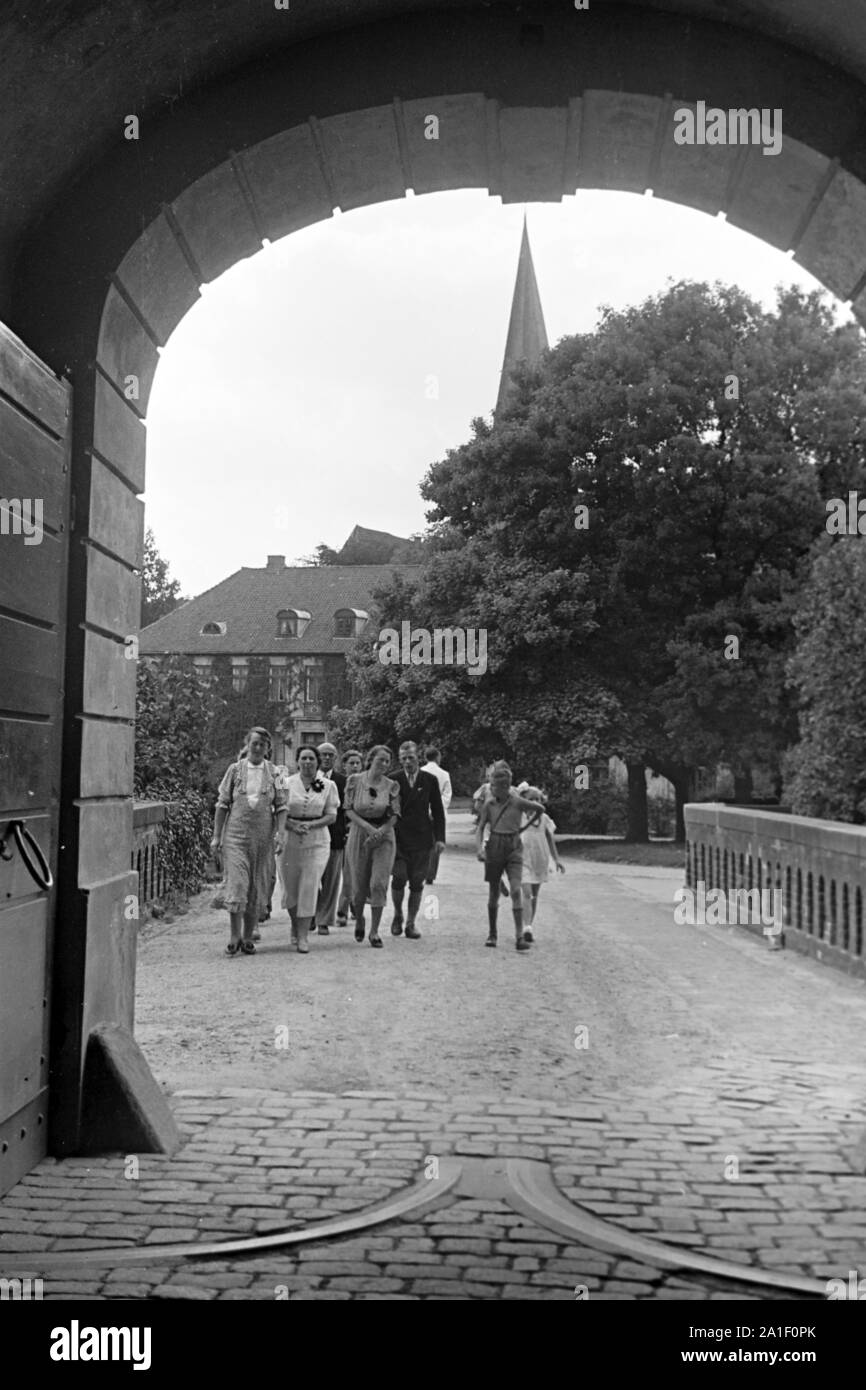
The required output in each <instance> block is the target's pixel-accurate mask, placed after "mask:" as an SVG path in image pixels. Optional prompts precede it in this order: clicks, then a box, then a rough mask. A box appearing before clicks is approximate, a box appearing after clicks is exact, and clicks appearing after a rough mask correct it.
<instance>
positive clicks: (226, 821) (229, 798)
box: [211, 728, 286, 956]
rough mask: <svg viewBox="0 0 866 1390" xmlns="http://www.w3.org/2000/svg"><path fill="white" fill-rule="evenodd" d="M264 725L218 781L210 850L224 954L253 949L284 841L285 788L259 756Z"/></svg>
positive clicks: (266, 741) (252, 731)
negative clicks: (223, 918) (218, 879)
mask: <svg viewBox="0 0 866 1390" xmlns="http://www.w3.org/2000/svg"><path fill="white" fill-rule="evenodd" d="M269 745H270V734H269V733H268V731H267V729H261V728H254V729H250V732H249V734H248V735H247V741H246V749H247V753H246V756H245V757H242V758H239V759H238V761H237V762H235V763H232V764H231V766H230V767H229V768H228V769H227V771H226V774H225V776H224V777H223V779H222V781H221V782H220V787H219V795H218V799H217V806H216V813H215V816H214V832H213V839H212V840H211V852H212V853H213V854H214V856H217V855H222V858H223V869H224V873H225V887H224V890H223V899H224V903H225V906H226V908H227V909H228V913H229V922H230V927H231V939H230V941H229V944H228V946H227V947H226V955H227V956H237V955H239V954H241V953H243V955H246V956H251V955H253V954H254V953H255V949H256V948H255V944H254V942H253V932H254V931H255V930H256V927H257V925H258V920H259V914H260V912H262V911H263V910H264V908H265V907H266V906H267V903H268V901H269V896H270V893H271V891H272V887H273V873H274V854H275V853H276V854H281V853H282V851H283V846H284V844H285V838H286V832H285V829H284V822H285V818H286V799H285V793H284V792H283V790H282V787H281V785H280V781H281V779H280V777H279V775H278V773H277V770H276V768H275V767H274V765H273V763H270V762H268V761H267V759H266V758H265V749H266V748H267V747H268V746H269Z"/></svg>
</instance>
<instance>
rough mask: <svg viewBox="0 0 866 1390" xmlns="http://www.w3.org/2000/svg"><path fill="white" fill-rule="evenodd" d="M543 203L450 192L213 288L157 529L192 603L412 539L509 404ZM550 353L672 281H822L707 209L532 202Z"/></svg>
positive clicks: (270, 258)
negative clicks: (385, 542)
mask: <svg viewBox="0 0 866 1390" xmlns="http://www.w3.org/2000/svg"><path fill="white" fill-rule="evenodd" d="M523 212H524V208H523V205H522V204H521V205H509V206H503V205H502V204H501V203H500V201H499V200H498V199H495V198H491V197H489V196H488V195H487V194H486V193H484V192H480V191H472V192H458V193H436V194H430V195H427V196H424V197H420V198H406V199H403V200H401V201H399V202H391V203H382V204H379V205H377V206H375V207H370V208H361V209H359V210H357V211H355V212H350V213H346V214H343V215H338V216H336V217H334V218H332V219H331V220H329V221H327V222H319V223H317V224H316V225H315V226H313V227H308V228H306V229H305V230H304V231H301V232H296V233H294V234H293V235H292V236H289V237H286V238H285V239H284V240H282V241H280V242H277V243H275V244H274V245H272V246H268V247H266V248H265V249H264V250H262V251H261V252H260V253H259V254H258V255H256V256H254V257H252V258H251V259H250V260H247V261H242V262H241V263H240V264H239V265H236V266H235V267H234V268H233V269H231V270H229V271H227V272H226V274H225V275H223V276H222V277H221V278H220V279H219V280H216V281H214V282H213V283H212V284H211V285H208V286H206V287H205V289H204V291H203V293H202V298H201V300H200V301H199V302H198V303H197V304H196V305H195V306H194V307H193V308H192V310H191V311H190V312H189V313H188V314H187V316H186V318H185V319H184V320H183V322H182V323H181V324H180V325H179V326H178V328H177V329H176V330H175V332H174V334H173V336H172V338H171V340H170V342H169V343H168V345H167V347H166V348H165V349H164V351H163V353H162V360H161V362H160V365H159V369H158V371H157V374H156V381H155V384H154V388H153V393H152V396H151V401H150V411H149V414H148V418H147V426H148V449H147V493H146V495H145V505H146V524H147V525H148V526H151V527H152V528H153V531H154V533H155V536H156V541H157V545H158V547H159V550H160V552H161V553H162V554H163V555H164V556H165V557H166V559H167V560H168V561H169V565H170V568H171V573H172V575H173V576H174V577H175V578H177V579H179V580H180V584H181V589H182V592H183V593H184V594H185V595H187V596H192V595H195V594H199V593H201V592H202V591H203V590H205V589H208V588H210V587H211V586H212V585H214V584H217V583H219V581H220V580H221V579H224V578H225V577H226V576H227V575H229V574H231V573H233V571H235V570H236V569H238V568H240V566H241V565H253V566H261V565H264V563H265V558H266V556H267V555H269V554H283V555H285V556H286V557H287V560H288V562H289V563H290V564H291V563H292V562H293V561H295V562H296V561H298V560H299V559H300V558H301V557H303V556H306V555H309V554H311V553H312V551H313V549H314V547H315V546H316V545H317V544H318V543H319V542H320V541H324V542H325V543H326V544H328V545H332V546H334V547H339V546H340V545H341V544H342V543H343V541H344V540H345V539H346V537H347V536H348V534H349V532H350V531H351V529H352V527H353V526H354V525H355V524H356V523H358V524H360V525H362V526H371V527H374V528H376V529H379V530H384V531H392V532H394V533H396V534H397V535H404V536H408V535H409V534H411V533H412V532H416V531H420V530H422V529H423V527H424V525H425V515H424V512H425V504H424V502H423V501H422V499H421V497H420V495H419V492H418V486H419V483H420V481H421V479H422V477H423V476H424V473H425V472H426V470H427V468H428V467H429V465H430V464H431V463H432V462H434V461H435V460H437V459H439V458H441V457H442V456H443V455H444V453H445V451H446V450H447V449H449V448H453V447H455V446H456V445H459V444H461V443H462V442H463V441H464V440H465V439H466V438H467V437H468V434H469V422H470V420H471V419H472V417H473V416H474V415H489V413H490V412H491V411H492V409H493V406H494V404H495V401H496V392H497V388H498V383H499V373H500V368H501V365H502V354H503V351H504V347H505V337H506V332H507V328H508V316H509V313H510V309H511V295H512V291H513V287H514V277H515V273H516V269H517V255H518V251H519V246H520V232H521V225H522V220H523ZM527 212H528V220H529V234H530V240H531V243H532V251H533V257H534V260H535V269H536V274H537V276H538V284H539V289H540V292H541V300H542V304H543V306H544V313H545V319H546V322H547V332H548V336H549V338H550V342H551V344H555V343H556V342H557V341H558V340H559V339H560V338H562V337H564V336H566V335H567V334H570V333H576V332H585V331H587V330H588V329H591V328H592V327H593V326H594V325H595V323H596V321H597V318H598V307H599V305H601V304H612V305H614V306H617V307H621V306H623V305H626V304H630V303H634V302H636V301H638V300H641V299H643V298H645V297H646V295H648V294H653V293H655V292H657V291H658V290H661V289H664V287H665V284H666V283H667V281H668V280H669V279H674V280H679V279H700V280H711V281H712V280H715V279H720V280H724V281H728V282H733V283H736V284H739V285H741V286H742V287H743V288H744V289H745V290H747V291H748V292H749V293H751V294H753V295H754V296H755V297H756V298H758V299H760V300H762V301H763V302H764V303H766V304H768V305H769V304H771V303H772V302H773V300H774V297H775V296H774V288H775V286H776V285H777V284H778V283H779V282H780V281H784V282H786V283H788V282H791V281H795V282H797V283H799V284H802V285H805V286H807V287H809V288H814V287H815V284H816V282H815V281H814V280H813V278H812V277H811V276H810V275H807V274H806V273H805V272H804V271H802V270H801V269H800V267H798V266H797V265H795V264H794V262H793V261H792V260H790V259H789V258H788V257H787V256H785V255H783V254H782V253H780V252H778V251H775V250H773V249H772V248H771V247H769V246H767V245H765V244H764V243H763V242H761V241H757V240H756V239H755V238H754V237H751V236H749V235H748V234H747V233H745V232H740V231H738V230H737V229H736V228H734V227H731V226H728V224H727V223H726V222H725V221H724V220H723V219H718V218H710V217H707V216H706V215H705V214H703V213H699V212H694V211H692V210H691V209H690V208H682V207H678V206H676V205H675V204H672V203H666V202H663V201H661V200H660V199H655V198H652V197H649V198H647V197H642V196H638V195H635V194H629V193H602V192H593V191H584V192H580V193H578V194H577V196H576V197H572V198H565V199H564V200H563V202H562V203H561V204H551V203H537V204H530V205H529V207H528V209H527Z"/></svg>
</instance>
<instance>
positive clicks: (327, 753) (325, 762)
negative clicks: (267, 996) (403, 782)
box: [316, 743, 346, 936]
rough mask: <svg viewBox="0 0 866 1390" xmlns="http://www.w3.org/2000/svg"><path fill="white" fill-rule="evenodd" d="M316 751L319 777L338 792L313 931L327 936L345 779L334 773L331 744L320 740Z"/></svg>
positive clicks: (336, 891) (336, 884)
mask: <svg viewBox="0 0 866 1390" xmlns="http://www.w3.org/2000/svg"><path fill="white" fill-rule="evenodd" d="M317 752H318V754H319V773H320V776H322V777H326V778H328V779H329V781H331V782H333V784H334V786H335V787H336V788H337V791H338V792H339V794H340V809H339V810H338V812H337V819H336V820H335V821H334V823H333V825H329V826H328V833H329V835H330V837H331V852H330V854H329V855H328V862H327V864H326V865H325V870H324V873H323V874H322V882H321V886H320V888H319V897H318V900H317V902H316V931H317V932H318V933H319V935H320V936H327V935H328V934H329V932H330V930H331V927H332V926H333V925H334V916H335V913H336V911H337V899H338V897H339V895H340V879H341V878H342V875H343V850H344V848H345V845H346V813H345V811H344V810H343V802H344V801H345V799H346V779H345V777H344V776H343V774H342V772H337V771H335V769H334V763H335V762H336V761H337V750H336V748H335V747H334V745H333V743H320V744H319V747H318V749H317Z"/></svg>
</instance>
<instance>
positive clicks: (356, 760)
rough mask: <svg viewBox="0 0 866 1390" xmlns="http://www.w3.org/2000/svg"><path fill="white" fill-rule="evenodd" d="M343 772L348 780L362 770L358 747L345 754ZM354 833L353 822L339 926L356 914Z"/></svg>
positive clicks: (347, 840) (345, 860)
mask: <svg viewBox="0 0 866 1390" xmlns="http://www.w3.org/2000/svg"><path fill="white" fill-rule="evenodd" d="M341 762H342V765H343V769H342V770H343V774H344V776H345V778H346V781H347V782H348V780H349V778H350V777H351V776H352V775H353V773H356V772H360V771H361V768H362V767H363V766H364V759H363V757H362V755H361V754H360V753H359V752H358V750H357V748H350V749H349V750H348V752H347V753H344V754H343V757H342V759H341ZM351 833H352V826H351V824H350V825H348V826H347V827H346V845H345V852H344V854H343V886H342V888H341V889H340V901H339V902H338V904H337V917H336V922H337V926H338V927H345V926H346V925H347V923H348V920H349V911H350V910H351V913H352V916H353V917H354V915H355V902H354V899H353V897H352V871H351V869H350V867H349V836H350V835H351Z"/></svg>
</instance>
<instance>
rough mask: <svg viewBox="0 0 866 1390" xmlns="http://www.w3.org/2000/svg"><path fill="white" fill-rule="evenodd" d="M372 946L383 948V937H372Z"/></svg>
mask: <svg viewBox="0 0 866 1390" xmlns="http://www.w3.org/2000/svg"><path fill="white" fill-rule="evenodd" d="M370 945H371V946H381V945H382V938H381V936H371V937H370Z"/></svg>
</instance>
